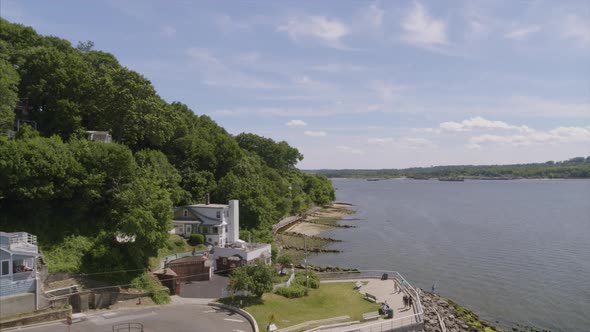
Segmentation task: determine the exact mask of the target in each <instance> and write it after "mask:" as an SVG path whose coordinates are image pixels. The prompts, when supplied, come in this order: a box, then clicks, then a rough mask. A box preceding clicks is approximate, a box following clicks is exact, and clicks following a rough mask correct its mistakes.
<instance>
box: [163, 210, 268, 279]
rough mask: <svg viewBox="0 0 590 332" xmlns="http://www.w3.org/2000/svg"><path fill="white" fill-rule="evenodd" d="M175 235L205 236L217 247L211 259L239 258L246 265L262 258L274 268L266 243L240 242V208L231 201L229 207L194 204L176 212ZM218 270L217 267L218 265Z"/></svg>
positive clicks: (173, 230) (208, 242)
mask: <svg viewBox="0 0 590 332" xmlns="http://www.w3.org/2000/svg"><path fill="white" fill-rule="evenodd" d="M172 224H173V229H172V230H171V231H170V233H172V234H178V235H181V236H184V237H189V236H190V235H191V234H203V235H204V237H205V242H206V243H207V244H210V245H211V246H213V249H212V250H211V253H210V257H211V259H213V261H214V262H216V260H217V258H221V261H222V262H223V258H226V259H227V258H229V257H231V256H236V255H237V256H239V257H240V259H241V260H243V261H245V262H247V263H248V262H252V261H254V260H257V259H259V258H261V259H262V260H263V261H264V262H265V263H266V264H270V259H271V251H270V249H271V247H270V244H266V243H246V242H245V241H243V240H240V204H239V201H238V200H230V201H229V202H228V204H227V205H225V204H194V205H185V206H179V207H176V208H174V219H173V220H172ZM215 268H216V270H217V264H215Z"/></svg>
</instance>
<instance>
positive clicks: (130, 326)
mask: <svg viewBox="0 0 590 332" xmlns="http://www.w3.org/2000/svg"><path fill="white" fill-rule="evenodd" d="M122 331H127V332H130V331H139V332H142V331H143V325H142V324H141V323H123V324H117V325H113V332H122Z"/></svg>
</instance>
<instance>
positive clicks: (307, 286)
mask: <svg viewBox="0 0 590 332" xmlns="http://www.w3.org/2000/svg"><path fill="white" fill-rule="evenodd" d="M303 250H304V252H305V258H304V261H305V292H306V293H307V291H308V288H309V273H308V272H307V236H305V235H303Z"/></svg>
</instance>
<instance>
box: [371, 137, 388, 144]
mask: <svg viewBox="0 0 590 332" xmlns="http://www.w3.org/2000/svg"><path fill="white" fill-rule="evenodd" d="M367 143H369V144H371V145H384V144H388V143H393V138H391V137H373V138H369V139H368V140H367Z"/></svg>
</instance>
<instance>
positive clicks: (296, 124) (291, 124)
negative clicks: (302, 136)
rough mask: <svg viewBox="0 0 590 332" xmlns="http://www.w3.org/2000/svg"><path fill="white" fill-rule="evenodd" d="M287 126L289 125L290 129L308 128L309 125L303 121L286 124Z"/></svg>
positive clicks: (292, 121)
mask: <svg viewBox="0 0 590 332" xmlns="http://www.w3.org/2000/svg"><path fill="white" fill-rule="evenodd" d="M285 125H287V126H289V127H301V126H307V123H305V122H304V121H303V120H291V121H289V122H287V123H285Z"/></svg>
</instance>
